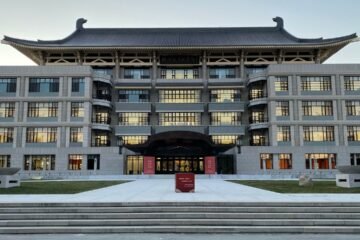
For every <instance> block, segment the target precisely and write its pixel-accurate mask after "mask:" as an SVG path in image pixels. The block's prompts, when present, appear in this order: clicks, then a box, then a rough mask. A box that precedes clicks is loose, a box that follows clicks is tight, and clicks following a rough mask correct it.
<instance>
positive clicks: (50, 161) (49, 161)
mask: <svg viewBox="0 0 360 240" xmlns="http://www.w3.org/2000/svg"><path fill="white" fill-rule="evenodd" d="M24 170H26V171H28V170H32V171H43V170H47V171H48V170H55V155H25V156H24Z"/></svg>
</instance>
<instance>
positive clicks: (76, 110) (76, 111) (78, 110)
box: [71, 102, 84, 117]
mask: <svg viewBox="0 0 360 240" xmlns="http://www.w3.org/2000/svg"><path fill="white" fill-rule="evenodd" d="M71 117H84V103H83V102H72V103H71Z"/></svg>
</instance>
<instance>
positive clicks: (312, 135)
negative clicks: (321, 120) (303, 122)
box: [303, 126, 334, 142]
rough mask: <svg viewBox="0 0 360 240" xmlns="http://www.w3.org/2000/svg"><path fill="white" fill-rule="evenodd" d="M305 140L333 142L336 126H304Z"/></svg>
mask: <svg viewBox="0 0 360 240" xmlns="http://www.w3.org/2000/svg"><path fill="white" fill-rule="evenodd" d="M303 129H304V141H307V142H323V141H327V142H332V141H334V127H333V126H326V127H323V126H321V127H319V126H304V127H303Z"/></svg>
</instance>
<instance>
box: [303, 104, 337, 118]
mask: <svg viewBox="0 0 360 240" xmlns="http://www.w3.org/2000/svg"><path fill="white" fill-rule="evenodd" d="M302 109H303V115H304V116H332V115H333V105H332V101H303V102H302Z"/></svg>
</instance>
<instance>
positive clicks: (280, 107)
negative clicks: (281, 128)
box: [275, 101, 290, 117]
mask: <svg viewBox="0 0 360 240" xmlns="http://www.w3.org/2000/svg"><path fill="white" fill-rule="evenodd" d="M275 112H276V116H277V117H281V116H289V112H290V111H289V102H288V101H280V102H276V109H275Z"/></svg>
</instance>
